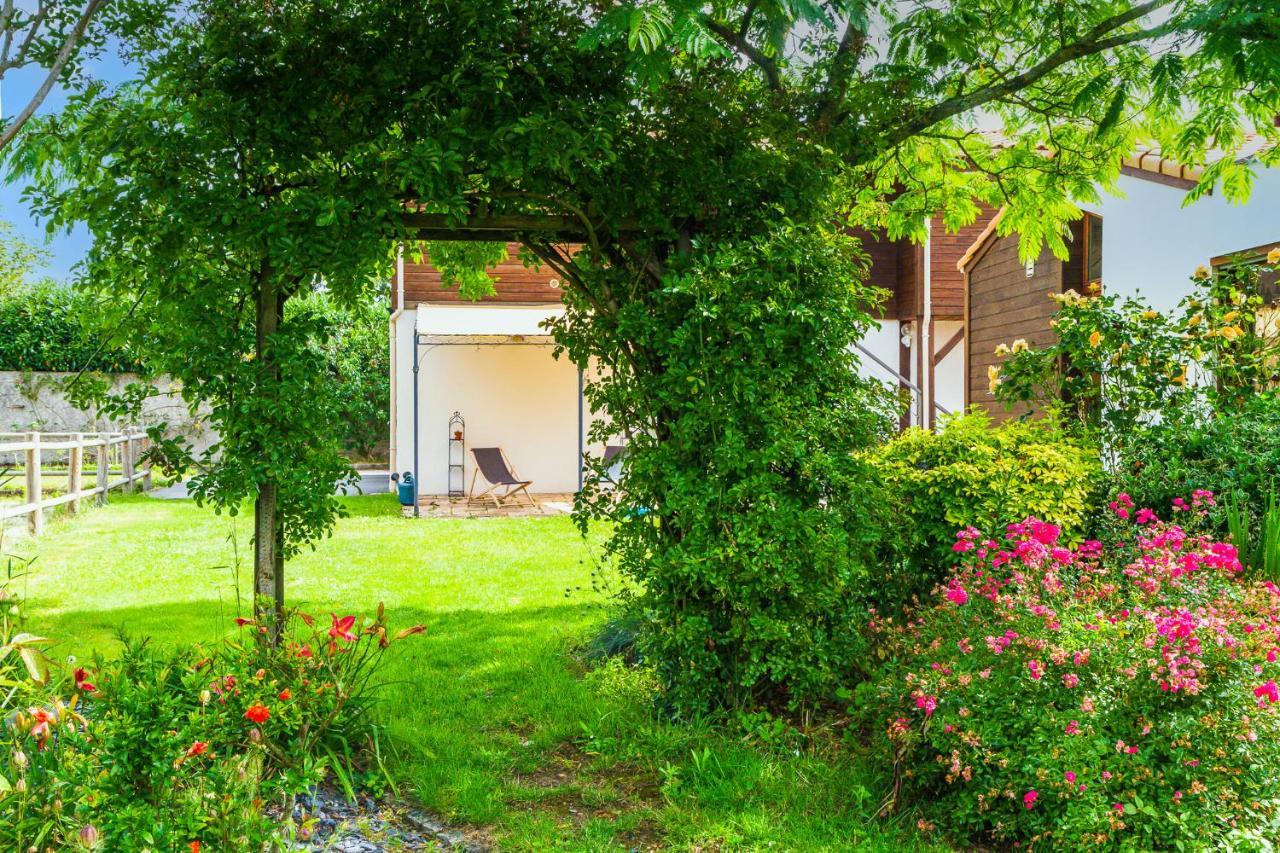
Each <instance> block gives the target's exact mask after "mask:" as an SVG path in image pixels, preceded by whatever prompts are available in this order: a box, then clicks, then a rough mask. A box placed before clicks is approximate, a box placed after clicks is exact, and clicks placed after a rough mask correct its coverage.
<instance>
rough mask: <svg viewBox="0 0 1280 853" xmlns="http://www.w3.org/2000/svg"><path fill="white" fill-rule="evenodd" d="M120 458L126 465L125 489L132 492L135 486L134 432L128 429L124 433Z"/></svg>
mask: <svg viewBox="0 0 1280 853" xmlns="http://www.w3.org/2000/svg"><path fill="white" fill-rule="evenodd" d="M120 458H121V460H122V463H121V464H122V465H123V467H124V490H125V491H126V492H132V491H133V490H134V487H133V433H132V432H130V431H129V430H128V429H126V430H125V433H124V442H123V443H122V444H121V445H120Z"/></svg>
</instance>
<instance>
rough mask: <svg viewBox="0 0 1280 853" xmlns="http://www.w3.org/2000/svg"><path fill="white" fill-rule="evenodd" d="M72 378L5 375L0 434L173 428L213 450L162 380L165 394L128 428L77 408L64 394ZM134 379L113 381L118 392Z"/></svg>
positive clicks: (0, 376) (0, 384) (0, 381)
mask: <svg viewBox="0 0 1280 853" xmlns="http://www.w3.org/2000/svg"><path fill="white" fill-rule="evenodd" d="M73 375H74V374H70V373H33V372H26V371H23V372H18V371H7V370H6V371H0V432H25V431H28V430H39V431H40V432H102V431H107V430H113V429H122V428H124V427H126V426H134V425H136V426H144V427H145V426H152V425H154V424H157V423H165V424H168V425H169V428H170V431H171V432H172V433H173V434H178V435H184V436H187V437H189V438H191V439H192V440H193V441H194V443H195V445H196V447H198V448H203V447H207V446H208V445H209V444H210V443H212V441H213V438H214V436H213V435H212V433H211V432H210V431H209V430H208V429H207V428H206V427H205V426H204V425H203V424H202V423H201V422H200V421H199V420H198V419H196V418H193V417H192V415H191V413H190V411H189V410H188V409H187V405H186V403H184V402H183V400H182V397H181V396H180V395H178V394H176V393H174V392H173V390H172V383H170V382H169V381H168V380H161V381H159V382H157V383H156V388H157V389H158V390H159V391H161V392H162V393H160V394H157V395H155V396H153V397H151V398H150V399H148V400H147V401H146V403H145V404H144V406H143V415H142V418H141V419H140V422H135V423H131V424H126V423H123V422H120V421H113V420H111V419H110V418H105V417H102V416H100V415H99V414H98V412H97V411H95V410H89V411H85V410H84V409H79V408H76V406H74V405H73V404H72V403H71V402H70V401H69V400H68V399H67V395H66V394H65V393H64V392H63V390H62V388H63V386H64V385H65V383H66V382H67V381H68V380H69V379H70V378H71V377H72V376H73ZM137 379H138V377H137V376H135V375H133V374H128V373H122V374H118V375H115V376H112V377H109V381H110V382H111V387H112V389H113V390H116V391H119V390H121V389H123V388H124V387H125V386H126V385H129V384H130V383H132V382H136V381H137Z"/></svg>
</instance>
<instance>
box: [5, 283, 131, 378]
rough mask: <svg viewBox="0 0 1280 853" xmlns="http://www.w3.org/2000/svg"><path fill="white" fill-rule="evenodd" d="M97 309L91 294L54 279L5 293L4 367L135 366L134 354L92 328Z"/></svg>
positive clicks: (109, 369)
mask: <svg viewBox="0 0 1280 853" xmlns="http://www.w3.org/2000/svg"><path fill="white" fill-rule="evenodd" d="M92 308H93V306H92V305H91V304H90V302H89V299H88V297H86V296H84V295H82V294H80V293H78V292H77V291H74V290H72V289H70V288H67V287H62V286H59V285H57V284H53V283H44V284H38V285H35V286H31V287H23V288H20V289H17V290H14V291H10V292H7V293H5V294H4V295H3V296H0V370H32V371H78V370H89V371H96V372H102V373H129V372H133V371H136V370H137V369H138V364H137V363H136V361H135V360H134V359H133V358H132V357H131V356H130V354H129V353H128V352H127V351H126V350H124V349H121V348H119V347H114V346H111V345H110V342H109V341H108V342H105V343H104V341H103V337H102V335H101V334H100V333H99V332H98V331H97V330H95V329H94V328H93V327H92V325H91V323H90V322H89V321H88V319H87V318H88V317H89V316H90V312H91V311H92Z"/></svg>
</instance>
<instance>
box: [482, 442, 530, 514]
mask: <svg viewBox="0 0 1280 853" xmlns="http://www.w3.org/2000/svg"><path fill="white" fill-rule="evenodd" d="M473 452H474V451H473ZM498 453H500V454H502V462H503V464H505V465H506V466H507V473H509V474H510V475H511V476H512V477H514V478H515V479H516V480H518V481H519V482H515V483H493V482H490V480H489V478H488V477H485V480H484V481H485V482H486V483H488V484H489V487H488V488H487V489H485V490H484V491H482V492H480V493H479V494H476V479H477V478H478V477H480V476H481V474H482V472H481V470H480V465H479V463H477V464H476V469H475V471H473V472H472V473H471V488H470V489H468V491H467V500H468V501H473V500H483V499H484V498H488V499H489V500H491V501H493V505H494V507H495V508H497V509H502V508H503V507H504V506H506V505H507V503H508V502H512V501H518V500H519V496H520V494H521V493H523V494H524V497H525V500H527V501H528V502H529V506H530V507H533V508H535V509H536V508H538V507H539V506H541V504H539V503H538V501H537V500H536V499H534V497H533V495H532V494H531V493H530V492H529V487H530V486H532V485H533V481H532V480H521V479H520V475H519V474H518V473H516V469H515V468H514V467H513V466H512V465H511V460H510V459H508V458H507V452H506V451H505V450H503V449H502V448H501V447H499V448H498ZM500 489H501V490H502V491H499V490H500Z"/></svg>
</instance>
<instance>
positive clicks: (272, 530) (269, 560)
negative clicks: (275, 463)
mask: <svg viewBox="0 0 1280 853" xmlns="http://www.w3.org/2000/svg"><path fill="white" fill-rule="evenodd" d="M281 307H282V300H281V299H280V293H279V291H278V290H277V289H276V286H275V281H274V276H273V275H272V274H271V268H270V266H268V265H265V264H264V265H263V267H262V269H261V271H260V272H259V275H258V324H257V326H258V328H257V333H258V335H257V342H256V347H255V357H256V358H257V361H258V365H259V367H260V369H261V370H262V381H263V382H265V383H267V384H270V385H272V386H274V384H275V383H276V382H278V381H279V378H280V368H279V365H277V364H276V363H275V355H274V353H273V352H272V349H271V343H270V338H271V336H272V335H274V334H275V332H276V329H278V328H279V324H280V313H281V312H280V309H281ZM272 392H274V388H273V389H272ZM278 497H279V489H278V487H277V485H276V483H275V481H274V480H271V479H267V480H266V481H264V482H262V483H259V484H258V497H257V500H256V501H254V504H253V594H254V610H255V613H257V614H258V615H259V616H262V615H265V614H263V613H262V612H261V607H262V601H263V600H264V599H270V600H273V601H274V602H275V610H276V613H277V614H279V613H280V611H282V610H283V609H284V554H283V551H282V549H281V544H282V543H281V540H282V538H283V537H282V533H283V526H282V524H281V521H280V517H279V512H278ZM272 633H273V637H274V633H275V632H272Z"/></svg>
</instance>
